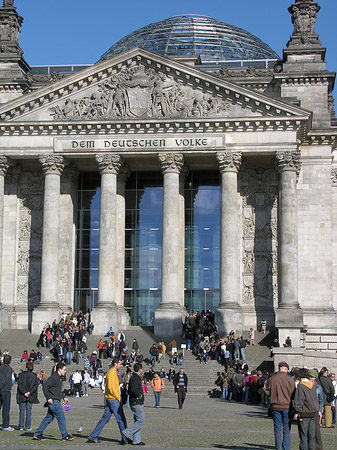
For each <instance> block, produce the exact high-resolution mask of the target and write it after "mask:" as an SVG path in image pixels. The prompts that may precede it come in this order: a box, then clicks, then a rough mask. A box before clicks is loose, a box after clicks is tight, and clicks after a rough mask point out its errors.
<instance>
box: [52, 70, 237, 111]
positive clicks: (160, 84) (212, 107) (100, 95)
mask: <svg viewBox="0 0 337 450" xmlns="http://www.w3.org/2000/svg"><path fill="white" fill-rule="evenodd" d="M228 108H229V105H228V102H227V103H226V101H224V100H223V99H222V98H221V97H218V96H215V95H213V94H210V93H208V92H204V91H202V90H199V89H196V88H193V87H192V86H186V85H185V84H183V83H182V82H181V81H177V80H175V79H174V78H173V76H171V75H167V74H164V73H157V72H156V71H154V70H153V69H152V68H147V67H145V66H144V65H142V64H135V65H133V66H132V67H128V68H123V69H121V71H120V72H119V73H118V74H115V75H113V76H111V77H110V78H108V79H107V80H105V81H103V82H101V83H99V84H98V87H97V90H96V91H95V92H91V93H89V94H87V95H85V96H82V97H77V98H75V99H67V100H66V101H65V102H64V103H63V104H62V105H57V106H53V107H52V108H50V111H51V114H52V116H53V117H54V119H55V120H109V119H119V118H130V117H131V118H142V117H153V118H161V117H168V118H175V117H217V116H222V117H223V116H225V115H226V114H227V113H228Z"/></svg>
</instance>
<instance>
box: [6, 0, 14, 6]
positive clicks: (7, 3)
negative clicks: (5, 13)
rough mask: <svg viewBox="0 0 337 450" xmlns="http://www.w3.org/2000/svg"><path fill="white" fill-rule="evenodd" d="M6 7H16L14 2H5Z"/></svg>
mask: <svg viewBox="0 0 337 450" xmlns="http://www.w3.org/2000/svg"><path fill="white" fill-rule="evenodd" d="M4 6H5V7H10V6H14V0H4Z"/></svg>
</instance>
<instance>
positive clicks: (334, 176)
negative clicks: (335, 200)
mask: <svg viewBox="0 0 337 450" xmlns="http://www.w3.org/2000/svg"><path fill="white" fill-rule="evenodd" d="M331 184H332V186H337V167H333V168H332V169H331Z"/></svg>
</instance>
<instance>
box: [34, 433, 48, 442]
mask: <svg viewBox="0 0 337 450" xmlns="http://www.w3.org/2000/svg"><path fill="white" fill-rule="evenodd" d="M33 439H35V440H36V441H45V440H46V438H44V437H43V436H42V434H37V435H34V436H33Z"/></svg>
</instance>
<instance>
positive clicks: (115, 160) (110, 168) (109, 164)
mask: <svg viewBox="0 0 337 450" xmlns="http://www.w3.org/2000/svg"><path fill="white" fill-rule="evenodd" d="M96 162H97V164H98V170H99V172H100V174H101V175H103V174H104V173H112V174H114V175H117V174H118V172H119V169H120V167H121V165H122V161H121V157H120V155H116V154H111V153H103V154H102V155H96Z"/></svg>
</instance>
